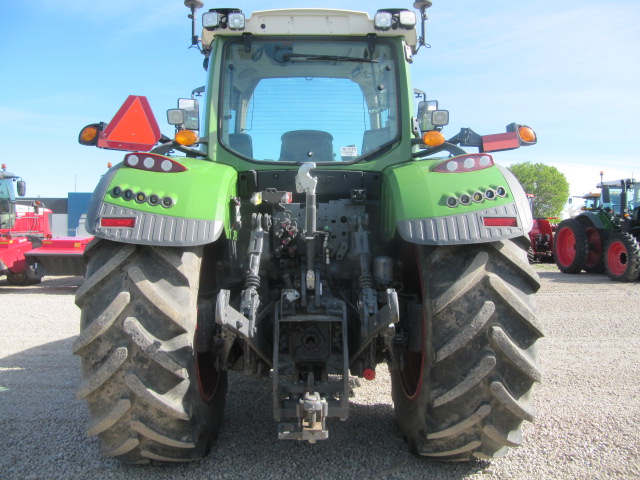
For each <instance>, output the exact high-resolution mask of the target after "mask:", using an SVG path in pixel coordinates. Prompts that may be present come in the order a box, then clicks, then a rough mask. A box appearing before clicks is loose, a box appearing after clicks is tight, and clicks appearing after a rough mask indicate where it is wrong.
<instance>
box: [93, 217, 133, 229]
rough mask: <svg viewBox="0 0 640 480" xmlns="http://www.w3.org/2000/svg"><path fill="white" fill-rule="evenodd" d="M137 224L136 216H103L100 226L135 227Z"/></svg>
mask: <svg viewBox="0 0 640 480" xmlns="http://www.w3.org/2000/svg"><path fill="white" fill-rule="evenodd" d="M135 225H136V219H135V217H128V218H101V219H100V226H101V227H118V228H120V227H124V228H133V227H135Z"/></svg>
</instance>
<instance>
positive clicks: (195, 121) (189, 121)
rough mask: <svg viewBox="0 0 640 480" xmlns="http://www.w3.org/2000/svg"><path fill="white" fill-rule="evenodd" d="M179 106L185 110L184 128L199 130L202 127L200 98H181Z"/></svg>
mask: <svg viewBox="0 0 640 480" xmlns="http://www.w3.org/2000/svg"><path fill="white" fill-rule="evenodd" d="M178 108H179V109H180V110H182V111H184V128H186V129H187V130H198V129H199V128H200V111H199V109H198V100H196V99H194V98H179V99H178Z"/></svg>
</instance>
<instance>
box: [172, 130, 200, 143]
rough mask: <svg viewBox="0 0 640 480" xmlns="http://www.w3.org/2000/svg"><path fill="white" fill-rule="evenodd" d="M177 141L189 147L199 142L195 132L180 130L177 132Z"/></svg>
mask: <svg viewBox="0 0 640 480" xmlns="http://www.w3.org/2000/svg"><path fill="white" fill-rule="evenodd" d="M175 141H176V142H177V143H179V144H180V145H184V146H186V147H189V146H191V145H193V144H194V143H196V142H197V141H198V134H197V133H196V132H194V131H193V130H179V131H178V132H176V136H175Z"/></svg>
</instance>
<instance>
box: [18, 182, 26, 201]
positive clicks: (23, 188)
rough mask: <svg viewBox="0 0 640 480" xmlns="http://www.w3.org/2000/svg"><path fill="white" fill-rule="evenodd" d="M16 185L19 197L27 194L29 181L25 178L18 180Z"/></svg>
mask: <svg viewBox="0 0 640 480" xmlns="http://www.w3.org/2000/svg"><path fill="white" fill-rule="evenodd" d="M16 187H17V190H18V196H19V197H24V196H25V195H26V194H27V183H26V182H25V181H24V180H18V182H17V184H16Z"/></svg>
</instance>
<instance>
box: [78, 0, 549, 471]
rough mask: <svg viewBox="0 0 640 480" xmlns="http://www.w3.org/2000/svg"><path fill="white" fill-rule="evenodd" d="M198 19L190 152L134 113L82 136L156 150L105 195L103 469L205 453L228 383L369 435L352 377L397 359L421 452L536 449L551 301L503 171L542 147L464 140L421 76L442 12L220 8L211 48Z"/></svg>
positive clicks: (459, 454) (282, 422) (82, 346)
mask: <svg viewBox="0 0 640 480" xmlns="http://www.w3.org/2000/svg"><path fill="white" fill-rule="evenodd" d="M185 4H186V5H187V7H189V8H190V9H191V15H190V18H192V20H193V22H194V26H193V28H192V39H193V44H194V45H196V46H197V47H198V48H199V49H200V50H201V52H202V53H203V54H204V56H205V68H206V69H207V80H206V87H204V88H198V89H195V90H194V92H193V94H192V98H187V99H181V100H179V102H178V107H179V108H177V109H171V110H169V111H168V120H169V123H170V124H173V125H175V126H176V134H175V137H174V138H173V139H170V138H168V137H166V136H164V135H161V134H160V132H159V127H158V125H157V123H156V121H155V119H153V116H152V115H151V114H150V109H149V105H148V102H147V101H146V99H145V98H144V97H133V96H132V97H129V99H127V101H126V102H125V104H124V105H123V107H122V108H121V109H120V110H119V111H118V113H117V114H116V116H115V117H114V119H113V120H112V122H110V123H109V124H105V123H96V124H92V125H88V126H87V127H85V129H83V130H82V132H81V134H80V139H79V140H80V143H82V144H85V145H96V146H98V147H102V148H111V149H125V150H134V151H133V152H131V153H127V154H126V155H125V156H124V159H123V161H122V162H121V163H119V164H117V165H115V166H114V167H113V168H111V169H110V170H109V172H108V173H107V174H106V175H104V177H103V178H102V180H101V181H100V183H99V185H98V186H97V188H96V190H95V192H94V194H93V197H92V201H91V204H90V207H89V212H88V215H87V220H86V225H87V229H88V231H89V232H91V233H92V234H93V235H95V237H96V239H95V240H94V241H93V242H92V243H91V244H90V245H89V247H88V248H87V251H86V253H85V258H86V261H87V274H86V278H85V282H84V284H83V285H82V286H81V287H80V288H79V289H78V292H77V296H76V303H77V304H78V306H79V307H80V308H81V310H82V316H81V333H80V335H79V337H78V339H77V340H76V341H75V343H74V352H75V353H76V354H77V355H79V356H80V357H81V360H82V375H83V379H84V381H83V384H82V386H81V387H80V389H79V391H78V396H79V397H80V398H83V399H85V400H86V402H87V405H88V408H89V414H90V418H91V421H90V426H89V434H91V435H97V436H98V437H99V438H100V441H101V448H102V452H103V454H104V455H106V456H110V457H115V458H117V459H118V460H120V461H123V462H126V463H145V462H160V463H164V462H180V461H189V460H193V459H196V458H200V457H202V456H204V455H205V454H206V453H207V451H208V449H209V447H210V445H211V443H212V441H213V439H214V438H215V437H216V435H217V433H218V430H219V429H220V426H221V422H222V417H223V409H224V404H225V395H226V392H227V374H228V372H229V371H239V372H243V373H244V374H246V375H249V376H256V377H262V376H269V375H270V376H271V378H272V382H273V387H272V396H271V398H270V401H271V402H272V405H273V415H274V418H275V420H276V421H277V423H278V428H277V435H278V437H279V438H280V439H293V440H301V441H307V442H310V443H314V442H316V441H318V440H323V439H326V438H327V437H328V436H329V430H328V428H329V423H330V421H331V419H332V418H339V419H341V420H346V419H347V418H348V416H349V392H350V386H349V377H350V376H355V377H361V378H365V379H369V380H372V379H373V378H375V375H376V368H377V366H378V365H380V364H385V363H386V364H387V365H388V367H389V369H390V373H391V380H392V386H391V388H392V396H393V401H394V404H395V412H396V415H397V419H398V422H399V425H400V428H401V429H402V432H403V434H404V436H405V438H406V440H407V442H408V445H409V448H410V449H411V450H412V451H413V452H415V453H418V454H421V455H425V456H429V457H434V458H439V459H445V460H466V459H471V458H474V457H477V458H491V457H495V456H500V455H503V454H504V453H505V452H506V451H507V450H508V448H509V447H514V446H518V445H520V443H521V424H522V422H523V421H524V420H527V421H532V420H533V416H534V412H533V407H532V405H531V398H530V395H531V389H532V386H533V383H534V382H538V381H539V380H540V371H539V369H538V367H537V364H536V343H537V341H538V339H539V338H540V337H541V336H542V332H541V327H540V325H539V324H538V321H537V320H536V310H535V306H534V298H533V297H534V293H535V292H536V291H537V290H538V288H539V286H540V284H539V280H538V277H537V275H536V274H535V272H534V271H533V270H532V269H531V267H530V266H529V264H528V263H527V248H528V247H529V239H528V237H527V233H528V231H529V230H530V229H531V225H532V218H531V211H530V208H529V205H528V201H527V198H526V196H525V193H524V191H523V190H522V188H521V186H520V184H519V183H518V182H517V180H516V179H515V177H513V175H511V174H510V172H509V171H508V170H507V169H506V168H503V167H501V166H499V165H497V164H496V163H495V162H494V159H493V157H492V155H491V154H490V152H492V151H498V150H508V149H513V148H518V147H520V146H521V145H532V144H534V143H535V142H536V138H535V133H534V132H533V130H531V129H530V128H528V127H526V126H524V125H518V124H511V125H509V126H508V127H507V132H506V133H501V134H496V135H486V136H480V135H478V134H477V133H475V132H474V131H473V130H471V129H469V128H465V129H462V131H461V132H459V133H458V134H457V135H455V136H453V137H451V138H449V139H448V140H446V141H445V138H444V136H443V135H442V133H441V129H442V127H443V126H444V125H446V124H447V123H448V112H447V111H445V110H440V109H438V106H437V102H435V101H430V100H426V96H425V95H424V94H422V93H420V92H417V97H416V93H414V90H413V88H412V86H411V82H410V76H409V67H410V65H411V63H412V62H413V60H414V56H415V54H416V53H417V52H418V50H419V49H420V47H421V46H423V45H425V37H424V23H425V20H426V18H427V16H426V13H425V10H426V8H427V7H429V6H430V5H431V2H430V1H419V2H415V4H414V6H415V8H417V9H418V11H419V13H418V14H416V12H414V11H412V10H408V9H403V8H399V9H382V10H379V11H378V12H376V14H375V17H374V18H373V19H371V18H369V16H368V15H367V14H366V13H361V12H352V11H342V10H321V9H291V10H272V11H260V12H254V13H253V15H252V16H251V17H245V15H244V13H243V12H241V11H240V10H239V9H233V8H228V9H212V10H209V11H207V12H205V13H204V14H203V15H202V25H203V31H202V36H201V37H198V36H197V35H196V34H195V17H196V15H195V11H196V10H197V9H198V8H200V7H201V6H202V4H201V2H199V1H196V0H187V1H185ZM419 19H420V20H421V23H422V35H421V36H420V37H418V34H417V31H416V25H417V24H418V23H419ZM198 97H200V98H198ZM201 102H202V103H204V108H202V109H201V108H200V103H201ZM415 104H417V105H415ZM461 147H472V148H477V149H478V153H468V152H467V151H465V150H463V149H462V148H461Z"/></svg>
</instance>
